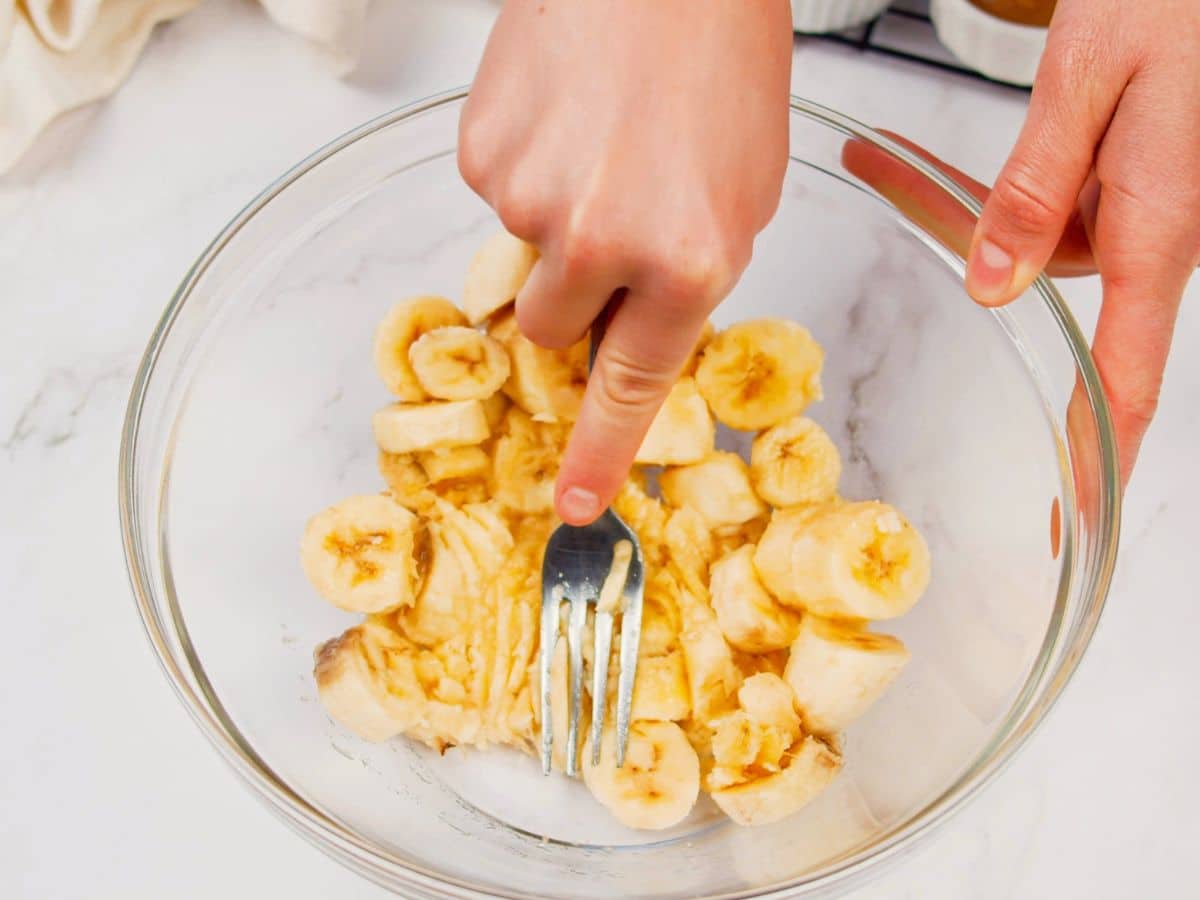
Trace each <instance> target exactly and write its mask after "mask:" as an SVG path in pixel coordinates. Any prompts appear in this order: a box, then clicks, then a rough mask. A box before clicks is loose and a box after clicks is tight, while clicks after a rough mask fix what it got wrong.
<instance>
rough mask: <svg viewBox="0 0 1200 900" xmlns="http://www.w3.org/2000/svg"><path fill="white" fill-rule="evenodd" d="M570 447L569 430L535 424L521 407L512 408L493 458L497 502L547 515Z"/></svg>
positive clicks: (507, 414) (504, 422)
mask: <svg viewBox="0 0 1200 900" xmlns="http://www.w3.org/2000/svg"><path fill="white" fill-rule="evenodd" d="M566 444H567V429H566V428H565V427H564V426H562V425H556V424H553V423H550V422H536V421H534V420H533V418H532V417H530V415H529V413H527V412H525V411H524V410H523V409H521V408H520V407H519V406H513V407H510V408H509V410H508V412H507V413H506V414H505V416H504V421H503V423H502V425H501V434H500V437H499V438H498V439H497V440H496V448H495V452H494V454H493V457H492V480H493V483H494V484H495V486H496V492H495V497H496V500H497V501H498V502H499V503H500V505H501V506H503V507H504V508H505V509H509V510H512V511H514V512H518V513H526V514H535V513H548V512H550V511H551V510H552V509H553V508H554V479H555V478H556V477H557V476H558V464H559V461H560V460H561V459H562V452H563V449H564V448H565V447H566Z"/></svg>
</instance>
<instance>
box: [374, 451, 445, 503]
mask: <svg viewBox="0 0 1200 900" xmlns="http://www.w3.org/2000/svg"><path fill="white" fill-rule="evenodd" d="M379 474H380V475H382V476H383V480H384V481H385V482H386V483H387V486H388V492H389V493H390V494H391V495H392V499H393V500H395V501H396V502H397V503H399V504H400V505H401V506H404V507H406V508H407V509H411V510H413V511H414V512H422V511H424V510H425V509H427V508H428V507H429V506H430V504H432V503H433V498H434V496H435V495H434V493H433V491H431V490H430V486H429V476H428V475H426V474H425V470H424V469H422V468H421V464H420V463H418V462H417V458H416V457H415V456H414V455H413V454H411V453H388V452H387V451H386V450H380V451H379Z"/></svg>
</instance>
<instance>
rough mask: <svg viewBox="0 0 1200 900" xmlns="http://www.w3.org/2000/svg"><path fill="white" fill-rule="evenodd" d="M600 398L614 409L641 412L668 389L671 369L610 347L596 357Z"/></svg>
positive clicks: (651, 405)
mask: <svg viewBox="0 0 1200 900" xmlns="http://www.w3.org/2000/svg"><path fill="white" fill-rule="evenodd" d="M599 362H600V365H599V366H598V368H599V370H600V392H601V399H602V401H603V402H604V403H605V405H606V406H608V407H609V408H610V409H612V410H614V411H616V412H632V413H643V412H645V411H646V410H648V409H652V408H654V407H656V406H657V405H658V404H659V403H660V402H661V401H662V398H663V397H664V396H665V395H666V393H667V391H668V390H669V389H670V385H671V382H672V381H673V377H672V376H673V373H672V372H670V371H665V370H663V369H661V368H659V367H657V366H654V365H651V364H648V363H646V362H644V361H642V360H639V359H638V358H637V357H635V356H634V355H632V354H630V353H627V352H625V351H623V350H619V349H614V350H610V351H609V352H607V353H606V354H604V355H603V357H602V358H601V360H600V361H599Z"/></svg>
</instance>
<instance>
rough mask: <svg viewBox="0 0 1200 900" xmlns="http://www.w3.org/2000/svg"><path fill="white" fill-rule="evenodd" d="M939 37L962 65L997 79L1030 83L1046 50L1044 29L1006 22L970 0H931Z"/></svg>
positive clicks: (1012, 82) (935, 26) (1024, 83)
mask: <svg viewBox="0 0 1200 900" xmlns="http://www.w3.org/2000/svg"><path fill="white" fill-rule="evenodd" d="M929 12H930V15H931V16H932V18H933V27H934V28H935V29H937V36H938V39H939V40H940V41H941V42H942V43H943V44H945V45H946V48H947V49H948V50H949V51H950V52H951V53H953V54H954V55H955V56H957V57H958V58H959V59H961V60H962V61H963V62H964V63H965V64H967V65H968V66H970V67H971V68H972V69H975V70H976V71H978V72H982V73H983V74H984V75H986V76H988V77H989V78H995V79H996V80H997V81H1006V82H1008V83H1009V84H1020V85H1025V86H1029V85H1031V84H1033V76H1034V75H1036V74H1037V67H1038V62H1039V61H1040V60H1041V58H1042V51H1043V50H1045V49H1046V29H1045V28H1039V27H1036V26H1033V25H1018V24H1016V23H1015V22H1006V21H1005V20H1004V19H1000V18H997V17H996V16H993V15H992V14H991V13H986V12H984V11H983V10H982V9H980V8H979V7H978V6H975V5H974V4H972V3H971V2H969V0H932V2H931V3H930V8H929Z"/></svg>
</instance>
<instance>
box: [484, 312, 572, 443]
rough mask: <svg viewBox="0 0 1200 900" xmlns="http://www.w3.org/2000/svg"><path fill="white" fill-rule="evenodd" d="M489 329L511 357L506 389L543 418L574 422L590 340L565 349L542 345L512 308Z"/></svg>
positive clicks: (522, 406) (544, 419)
mask: <svg viewBox="0 0 1200 900" xmlns="http://www.w3.org/2000/svg"><path fill="white" fill-rule="evenodd" d="M489 331H490V333H491V335H492V337H494V338H495V339H496V340H498V341H499V342H500V343H501V344H503V345H504V348H505V349H506V350H507V351H508V355H509V358H510V359H511V361H512V371H511V373H510V374H509V376H508V381H506V382H505V383H504V393H506V394H508V396H509V397H511V398H512V400H513V402H514V403H516V404H517V405H518V406H520V407H521V408H522V409H524V410H525V411H526V412H527V413H529V414H530V415H531V416H535V417H537V418H538V419H539V420H540V421H546V422H574V421H575V420H576V419H577V418H578V417H579V407H580V406H581V405H582V403H583V389H584V387H586V386H587V376H588V367H587V364H588V344H587V341H586V340H583V341H580V342H579V343H577V344H574V345H572V346H570V347H568V348H566V349H565V350H547V349H546V348H544V347H539V346H538V345H537V344H535V343H533V341H531V340H529V339H528V338H527V337H525V335H523V334H521V331H520V329H519V328H518V327H517V319H516V316H514V315H513V314H512V313H511V312H506V313H504V314H502V315H501V316H499V317H498V318H497V319H496V320H495V321H494V322H493V323H492V325H491V327H490V329H489Z"/></svg>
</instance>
